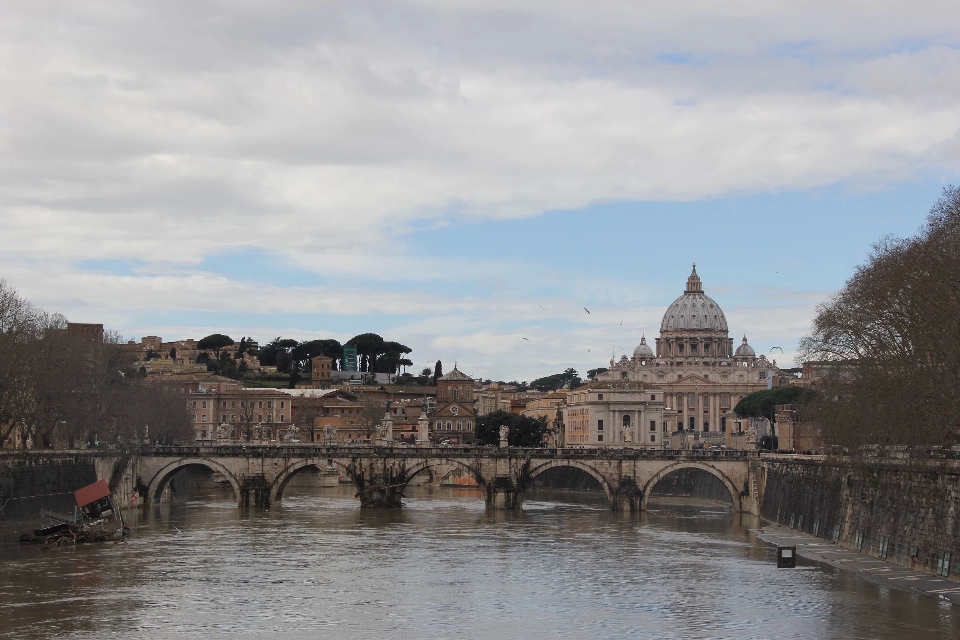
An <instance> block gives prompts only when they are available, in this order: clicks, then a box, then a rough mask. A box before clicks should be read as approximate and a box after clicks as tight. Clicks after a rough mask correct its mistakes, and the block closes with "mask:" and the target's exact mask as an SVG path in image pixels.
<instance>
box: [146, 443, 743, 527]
mask: <svg viewBox="0 0 960 640" xmlns="http://www.w3.org/2000/svg"><path fill="white" fill-rule="evenodd" d="M758 463H759V459H758V458H757V456H756V454H755V452H745V451H716V452H711V451H668V450H664V451H651V450H640V449H614V448H611V449H531V448H514V447H510V448H502V449H496V448H488V447H374V446H351V447H341V446H330V447H324V446H290V447H284V446H279V447H243V446H217V447H160V448H153V449H145V450H143V451H141V452H140V456H139V460H138V465H137V466H138V470H137V471H138V478H139V480H138V486H139V487H140V491H141V493H142V494H143V497H144V498H146V499H145V500H144V501H143V502H144V503H152V502H154V501H156V500H158V499H159V497H160V495H161V494H162V493H163V490H164V489H165V488H166V486H167V484H168V483H169V481H170V478H171V477H173V475H174V474H176V473H177V472H178V471H180V470H181V469H184V468H185V467H190V466H202V467H206V468H208V469H210V470H212V471H214V472H216V473H218V474H220V475H222V476H223V477H224V478H226V480H227V481H228V482H229V483H230V485H231V486H232V487H233V489H234V492H235V494H236V496H237V504H238V506H239V507H241V508H246V507H254V506H261V507H266V506H270V505H274V504H279V503H280V501H281V500H282V498H283V493H284V490H285V488H286V486H287V483H288V482H289V481H290V479H291V478H293V477H294V475H296V474H297V473H298V472H300V471H302V470H304V469H307V468H315V469H319V470H321V471H326V472H333V473H336V474H337V475H338V476H340V477H342V478H344V479H348V480H349V481H350V482H352V483H353V484H354V486H355V487H356V489H357V498H358V499H359V502H360V506H361V507H363V508H398V507H401V506H402V500H403V495H404V490H405V488H406V486H407V485H408V484H409V483H410V481H411V480H413V479H414V478H415V477H416V476H418V475H419V474H422V473H431V474H434V475H440V476H442V475H443V474H446V473H450V472H452V471H458V472H459V473H460V474H461V475H466V476H469V477H471V478H472V479H473V480H474V481H475V482H476V484H477V487H479V489H480V490H481V491H482V492H483V493H484V496H485V500H486V504H487V507H488V508H490V509H508V510H509V509H520V508H522V505H523V497H524V493H525V492H526V490H527V488H529V487H530V486H532V482H533V480H534V479H536V477H537V476H539V475H540V474H541V473H544V472H545V471H548V470H550V469H555V468H564V467H565V468H576V469H580V470H581V471H583V472H585V473H587V474H588V475H590V476H591V477H593V478H594V479H596V480H597V481H598V482H599V483H600V485H601V486H602V487H603V490H604V493H605V494H606V496H607V499H608V501H609V504H610V508H611V509H613V510H615V511H643V510H645V509H646V505H647V500H648V499H649V496H650V493H651V491H652V490H653V488H654V486H656V484H657V482H659V481H660V479H661V478H663V477H664V476H666V475H668V474H670V473H673V472H674V471H680V470H682V469H691V468H693V469H700V470H701V471H704V472H706V473H709V474H711V475H713V476H715V477H716V478H718V479H719V480H720V481H721V482H722V483H723V485H724V486H725V487H726V488H727V490H728V491H729V493H730V498H731V501H732V503H733V509H734V510H735V511H738V512H747V513H752V514H757V513H758V512H759V505H760V496H759V495H758V491H757V487H758V486H760V485H759V484H758V482H757V477H756V474H757V472H758V468H759V464H758Z"/></svg>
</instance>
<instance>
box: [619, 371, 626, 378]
mask: <svg viewBox="0 0 960 640" xmlns="http://www.w3.org/2000/svg"><path fill="white" fill-rule="evenodd" d="M620 377H621V378H622V379H624V380H626V379H627V372H626V371H623V372H621V373H620Z"/></svg>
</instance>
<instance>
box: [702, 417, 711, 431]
mask: <svg viewBox="0 0 960 640" xmlns="http://www.w3.org/2000/svg"><path fill="white" fill-rule="evenodd" d="M703 430H704V431H710V423H709V422H707V421H706V420H704V421H703Z"/></svg>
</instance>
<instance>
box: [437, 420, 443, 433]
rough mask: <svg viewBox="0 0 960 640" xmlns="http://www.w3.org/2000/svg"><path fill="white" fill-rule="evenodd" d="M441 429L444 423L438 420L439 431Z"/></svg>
mask: <svg viewBox="0 0 960 640" xmlns="http://www.w3.org/2000/svg"><path fill="white" fill-rule="evenodd" d="M441 429H443V423H442V422H440V421H439V420H438V421H437V431H440V430H441Z"/></svg>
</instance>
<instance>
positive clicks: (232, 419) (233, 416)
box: [230, 414, 237, 422]
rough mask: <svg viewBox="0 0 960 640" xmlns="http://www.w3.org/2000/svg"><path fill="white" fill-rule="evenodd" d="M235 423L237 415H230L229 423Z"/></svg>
mask: <svg viewBox="0 0 960 640" xmlns="http://www.w3.org/2000/svg"><path fill="white" fill-rule="evenodd" d="M236 421H237V415H236V414H233V415H231V416H230V422H236Z"/></svg>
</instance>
